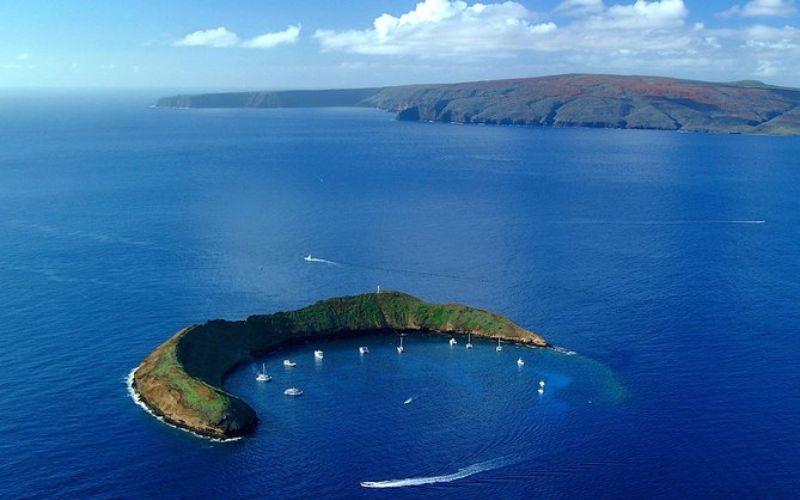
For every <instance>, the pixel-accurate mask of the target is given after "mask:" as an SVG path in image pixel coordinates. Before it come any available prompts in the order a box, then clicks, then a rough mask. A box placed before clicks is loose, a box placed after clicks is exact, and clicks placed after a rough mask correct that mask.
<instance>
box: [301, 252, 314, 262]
mask: <svg viewBox="0 0 800 500" xmlns="http://www.w3.org/2000/svg"><path fill="white" fill-rule="evenodd" d="M303 260H304V261H306V262H314V257H312V256H311V254H308V255H306V256H305V257H303Z"/></svg>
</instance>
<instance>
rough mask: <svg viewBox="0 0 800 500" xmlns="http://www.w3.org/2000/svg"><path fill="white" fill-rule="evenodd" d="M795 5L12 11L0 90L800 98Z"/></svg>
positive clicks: (33, 7)
mask: <svg viewBox="0 0 800 500" xmlns="http://www.w3.org/2000/svg"><path fill="white" fill-rule="evenodd" d="M798 1H800V0H797V1H796V0H652V1H651V0H514V1H503V0H496V1H495V0H483V2H474V1H471V0H464V1H461V0H422V1H419V0H418V1H413V0H412V1H405V0H392V1H387V0H369V1H367V0H350V1H347V2H331V1H330V0H194V1H189V0H173V1H170V0H158V1H155V0H109V1H102V2H101V1H96V0H69V1H65V0H2V1H0V88H152V89H156V88H186V89H198V90H199V89H203V90H232V89H288V88H297V89H304V88H347V87H370V86H384V85H398V84H408V83H443V82H457V81H471V80H486V79H499V78H515V77H530V76H543V75H552V74H560V73H614V74H639V75H658V76H670V77H680V78H692V79H700V80H711V81H732V80H751V79H755V80H761V81H764V82H767V83H772V84H776V85H787V86H796V87H800V14H798V10H799V9H800V6H798V4H797V3H798Z"/></svg>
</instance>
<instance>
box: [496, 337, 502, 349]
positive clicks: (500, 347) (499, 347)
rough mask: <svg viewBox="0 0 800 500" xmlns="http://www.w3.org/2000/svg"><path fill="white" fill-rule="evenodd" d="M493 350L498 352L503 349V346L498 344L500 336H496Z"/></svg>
mask: <svg viewBox="0 0 800 500" xmlns="http://www.w3.org/2000/svg"><path fill="white" fill-rule="evenodd" d="M494 350H495V351H497V352H500V351H502V350H503V346H501V345H500V337H497V347H495V348H494Z"/></svg>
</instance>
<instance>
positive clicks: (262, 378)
mask: <svg viewBox="0 0 800 500" xmlns="http://www.w3.org/2000/svg"><path fill="white" fill-rule="evenodd" d="M256 380H257V381H259V382H269V381H270V380H272V377H271V376H269V375H267V369H266V367H265V366H264V363H261V371H260V372H258V375H256Z"/></svg>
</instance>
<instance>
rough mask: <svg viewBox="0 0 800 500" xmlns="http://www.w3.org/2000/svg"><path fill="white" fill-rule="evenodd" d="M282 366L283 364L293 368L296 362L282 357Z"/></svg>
mask: <svg viewBox="0 0 800 500" xmlns="http://www.w3.org/2000/svg"><path fill="white" fill-rule="evenodd" d="M283 366H285V367H286V368H294V367H295V366H297V363H295V362H294V361H292V360H291V359H284V360H283Z"/></svg>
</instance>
